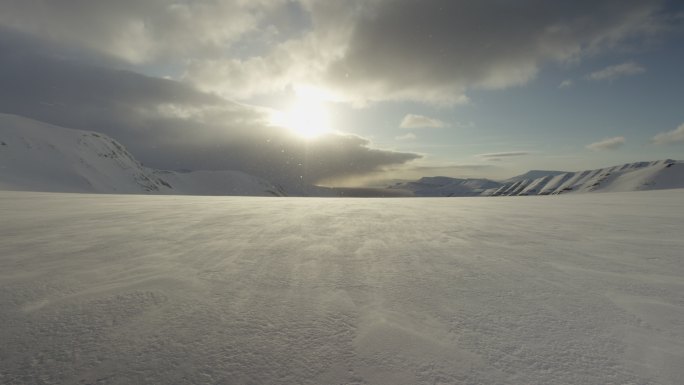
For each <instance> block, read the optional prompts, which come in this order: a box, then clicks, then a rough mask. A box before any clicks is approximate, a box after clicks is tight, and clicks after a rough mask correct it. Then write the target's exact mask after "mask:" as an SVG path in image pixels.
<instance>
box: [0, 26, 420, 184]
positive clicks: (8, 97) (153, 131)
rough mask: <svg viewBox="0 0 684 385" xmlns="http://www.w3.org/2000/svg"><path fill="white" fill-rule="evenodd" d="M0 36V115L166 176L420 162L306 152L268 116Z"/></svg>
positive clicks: (336, 142) (286, 179) (364, 152)
mask: <svg viewBox="0 0 684 385" xmlns="http://www.w3.org/2000/svg"><path fill="white" fill-rule="evenodd" d="M7 36H8V35H0V52H2V55H0V112H3V113H11V114H17V115H22V116H26V117H30V118H33V119H37V120H41V121H45V122H48V123H52V124H56V125H60V126H64V127H70V128H77V129H85V130H94V131H101V132H103V133H105V134H108V135H110V136H112V137H113V138H115V139H117V140H119V141H121V142H122V143H123V144H124V145H125V146H127V147H128V148H129V150H131V152H132V153H133V154H135V155H136V157H137V158H139V159H140V160H141V161H143V162H144V163H145V164H146V165H149V166H152V167H156V168H162V169H204V170H225V169H233V170H241V171H244V172H247V173H250V174H254V175H258V176H261V177H264V178H266V179H269V180H271V181H273V182H276V183H284V184H285V183H291V181H293V180H303V181H305V182H316V181H317V180H320V179H322V178H327V177H333V176H342V175H357V174H363V173H368V172H373V171H376V170H380V169H382V168H383V167H387V166H391V165H397V164H402V163H405V162H408V161H411V160H413V159H417V158H420V156H419V155H417V154H413V153H404V152H395V151H387V150H381V149H377V148H373V146H372V144H371V143H370V142H369V141H368V140H367V139H364V138H361V137H358V136H354V135H345V134H337V133H336V134H329V135H326V136H323V137H321V138H318V139H317V141H316V142H315V143H309V142H307V141H305V140H302V139H301V138H298V137H297V136H296V135H293V134H292V133H290V132H288V131H287V130H286V129H283V128H281V127H275V126H272V125H270V124H269V118H270V113H271V112H272V111H271V110H268V109H266V108H262V107H257V106H251V105H246V104H240V103H236V102H232V101H228V100H226V99H224V98H222V97H220V96H217V95H215V94H209V93H204V92H201V91H198V90H197V89H195V88H194V87H192V86H190V85H188V84H184V83H181V82H177V81H172V80H168V79H161V78H153V77H148V76H144V75H140V74H137V73H134V72H130V71H119V70H112V69H107V68H102V67H95V66H90V65H85V64H82V63H78V62H74V61H72V60H63V59H62V58H55V57H51V56H48V55H42V54H40V53H34V52H33V51H31V48H30V47H29V46H27V45H26V44H25V42H23V41H22V42H21V43H20V44H18V45H17V44H15V43H16V42H15V41H13V40H11V39H9V38H8V37H7Z"/></svg>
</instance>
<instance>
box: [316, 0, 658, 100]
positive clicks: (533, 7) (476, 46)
mask: <svg viewBox="0 0 684 385" xmlns="http://www.w3.org/2000/svg"><path fill="white" fill-rule="evenodd" d="M372 4H373V6H372V7H371V9H369V10H368V11H367V12H366V15H367V16H365V17H363V18H360V19H359V20H358V21H357V23H356V25H355V26H354V29H353V32H352V34H351V37H350V40H349V43H348V46H347V49H346V50H345V51H344V54H343V56H342V57H340V58H339V59H338V60H336V61H335V62H334V63H332V64H331V66H330V68H329V70H328V78H329V80H330V82H331V84H333V85H335V86H337V87H338V88H340V89H341V90H344V91H346V92H347V93H348V96H349V97H350V98H357V99H361V100H362V101H376V100H415V101H421V102H431V103H436V104H456V103H462V102H464V101H467V100H468V99H467V95H466V93H467V91H468V90H470V89H502V88H507V87H512V86H519V85H523V84H526V83H528V82H529V81H530V80H532V79H534V78H535V76H536V75H537V73H538V72H539V69H540V68H541V67H542V66H543V65H545V64H548V63H567V62H573V61H577V60H580V59H581V58H583V57H584V56H586V55H589V54H593V53H597V52H601V51H605V50H609V49H612V48H614V47H616V46H618V45H619V44H622V43H623V42H625V41H626V40H627V39H630V41H638V38H640V37H643V36H650V35H651V34H653V33H656V32H657V31H658V30H659V28H660V23H661V21H660V20H659V17H658V10H659V4H660V2H659V1H637V0H628V1H618V0H599V1H573V2H567V3H559V2H555V3H554V4H553V6H549V5H548V4H547V2H545V1H542V0H519V1H504V2H489V1H477V2H475V1H453V0H434V1H427V2H419V1H414V0H387V1H376V2H372ZM633 38H636V39H633Z"/></svg>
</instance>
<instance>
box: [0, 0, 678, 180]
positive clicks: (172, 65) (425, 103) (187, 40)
mask: <svg viewBox="0 0 684 385" xmlns="http://www.w3.org/2000/svg"><path fill="white" fill-rule="evenodd" d="M682 47H684V6H683V5H682V4H681V2H678V1H675V0H591V1H589V0H579V1H572V2H569V1H561V0H557V1H554V0H516V1H511V0H491V1H478V2H474V1H465V0H463V1H460V0H422V1H418V0H365V1H361V0H347V1H329V0H225V1H220V0H196V1H181V0H177V1H166V0H121V1H92V0H61V1H58V2H57V1H50V0H35V1H22V0H7V1H3V2H2V3H1V4H0V112H3V113H12V114H17V115H21V116H26V117H29V118H32V119H37V120H41V121H45V122H48V123H51V124H56V125H60V126H64V127H68V128H76V129H86V130H93V131H99V132H103V133H105V134H107V135H110V136H111V137H113V138H115V139H117V140H118V141H120V142H122V143H123V144H124V145H125V146H126V147H127V148H128V149H129V150H130V151H131V152H132V153H133V154H134V155H135V156H136V157H137V158H138V159H140V160H141V161H142V162H143V163H144V164H145V165H148V166H150V167H155V168H160V169H173V170H179V169H190V170H240V171H244V172H248V173H251V174H254V175H258V176H260V177H264V178H266V179H269V180H271V181H273V182H274V183H283V184H287V183H291V182H292V181H299V182H306V183H315V184H323V185H329V186H383V185H386V184H389V183H392V182H394V181H398V180H406V179H417V178H420V177H422V176H436V175H443V176H451V177H461V178H474V177H485V178H493V179H499V178H506V177H510V176H513V175H516V174H520V173H523V172H525V171H527V170H529V169H546V170H567V171H577V170H583V169H591V168H600V167H606V166H610V165H614V164H621V163H627V162H636V161H646V160H657V159H665V158H674V159H684V96H683V93H682V92H683V91H684V48H682Z"/></svg>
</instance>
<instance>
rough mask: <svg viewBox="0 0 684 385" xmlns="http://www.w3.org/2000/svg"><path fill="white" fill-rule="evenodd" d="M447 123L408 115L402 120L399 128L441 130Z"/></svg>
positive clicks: (422, 116) (421, 116)
mask: <svg viewBox="0 0 684 385" xmlns="http://www.w3.org/2000/svg"><path fill="white" fill-rule="evenodd" d="M445 126H446V123H444V122H443V121H441V120H439V119H435V118H430V117H427V116H424V115H417V114H407V115H406V116H404V119H402V121H401V123H400V124H399V127H401V128H409V129H412V128H440V127H445Z"/></svg>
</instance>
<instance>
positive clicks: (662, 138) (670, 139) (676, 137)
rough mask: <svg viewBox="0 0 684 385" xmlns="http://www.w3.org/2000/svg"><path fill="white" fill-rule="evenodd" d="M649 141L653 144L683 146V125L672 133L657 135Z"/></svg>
mask: <svg viewBox="0 0 684 385" xmlns="http://www.w3.org/2000/svg"><path fill="white" fill-rule="evenodd" d="M651 141H652V142H653V143H655V144H684V124H681V125H680V126H679V127H677V128H675V129H674V130H672V131H667V132H661V133H659V134H657V135H656V136H654V137H653V138H652V139H651Z"/></svg>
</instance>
